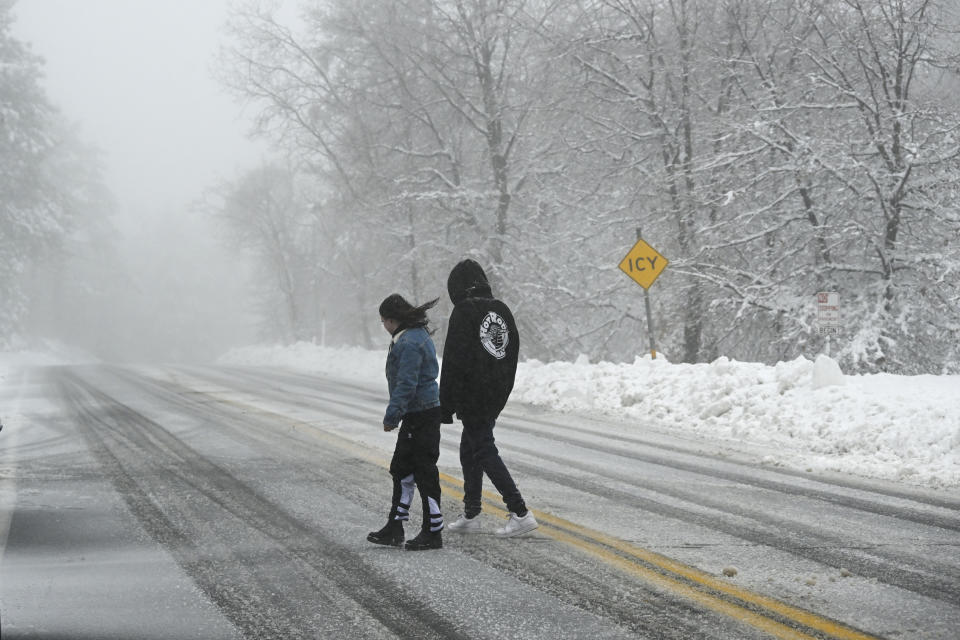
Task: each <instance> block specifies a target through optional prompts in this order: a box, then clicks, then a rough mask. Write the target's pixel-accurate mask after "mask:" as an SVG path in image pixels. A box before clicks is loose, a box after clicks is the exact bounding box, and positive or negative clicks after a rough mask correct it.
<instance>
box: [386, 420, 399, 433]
mask: <svg viewBox="0 0 960 640" xmlns="http://www.w3.org/2000/svg"><path fill="white" fill-rule="evenodd" d="M396 428H397V425H395V424H387V423H386V422H384V423H383V430H384V431H393V430H394V429H396Z"/></svg>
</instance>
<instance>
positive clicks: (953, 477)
mask: <svg viewBox="0 0 960 640" xmlns="http://www.w3.org/2000/svg"><path fill="white" fill-rule="evenodd" d="M384 359H385V353H383V352H380V351H367V350H363V349H358V348H339V349H334V348H324V347H319V346H316V345H313V344H309V343H300V344H296V345H293V346H290V347H245V348H242V349H235V350H233V351H231V352H230V353H228V354H226V355H225V356H224V357H223V358H221V361H222V362H223V363H229V364H247V365H254V364H255V365H270V366H280V367H287V368H291V369H297V370H301V371H308V372H313V373H323V374H330V375H336V376H340V377H345V378H350V379H353V380H357V381H362V382H368V383H370V384H374V385H376V384H380V385H383V386H384V392H386V381H385V380H384V374H383V363H384ZM511 402H524V403H530V404H536V405H542V406H545V407H550V408H552V409H556V410H560V411H566V412H582V413H588V414H591V415H608V416H612V417H615V418H617V421H618V422H620V423H621V424H622V423H623V422H629V423H632V424H633V425H635V428H636V429H637V431H638V432H642V431H643V430H647V429H650V430H657V431H665V432H670V433H674V434H680V435H686V436H689V437H691V438H697V439H701V440H704V441H707V442H716V443H718V444H720V445H723V446H727V447H732V448H740V449H741V450H743V451H745V452H753V453H754V455H756V456H758V457H759V458H760V461H762V462H763V463H765V464H770V465H783V466H786V467H790V468H795V469H802V470H812V471H837V472H841V473H849V474H855V475H860V476H866V477H872V478H881V479H885V480H893V481H899V482H906V483H910V484H916V485H924V486H927V487H933V488H941V489H952V488H960V376H957V375H953V376H931V375H924V376H898V375H890V374H876V375H863V376H847V375H843V373H842V372H841V371H840V368H839V366H838V365H837V364H836V362H834V361H833V360H831V359H830V358H827V357H826V356H820V357H818V358H817V360H816V361H810V360H807V359H806V358H797V359H796V360H793V361H792V362H781V363H779V364H777V365H776V366H767V365H763V364H756V363H749V362H735V361H731V360H728V359H726V358H720V359H718V360H716V361H715V362H711V363H709V364H695V365H690V364H674V363H670V362H668V361H667V360H665V359H664V358H663V357H662V356H658V357H657V359H656V360H652V359H651V358H650V357H649V356H646V357H643V358H637V359H636V360H635V361H634V362H633V363H632V364H613V363H609V362H598V363H591V362H589V361H588V360H587V358H586V357H584V356H581V357H580V359H578V360H577V361H576V362H551V363H541V362H537V361H527V362H523V363H521V364H520V367H519V370H518V372H517V383H516V387H515V388H514V393H513V395H512V396H511ZM507 406H508V408H509V405H507Z"/></svg>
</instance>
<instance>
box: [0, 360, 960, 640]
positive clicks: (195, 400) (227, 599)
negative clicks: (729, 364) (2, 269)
mask: <svg viewBox="0 0 960 640" xmlns="http://www.w3.org/2000/svg"><path fill="white" fill-rule="evenodd" d="M384 387H385V384H384ZM14 401H15V402H16V406H17V407H18V408H19V409H18V413H19V417H18V418H17V419H16V421H15V422H14V423H11V421H10V420H9V419H8V417H7V416H4V415H2V411H3V408H4V407H10V406H12V403H13V402H14ZM384 402H385V388H379V387H377V388H370V387H365V386H363V385H357V384H351V383H347V382H343V381H336V380H330V379H325V378H320V377H312V376H307V375H302V374H294V373H290V372H283V371H279V370H269V369H253V368H215V367H190V368H187V367H150V368H147V367H106V366H90V367H65V368H48V369H36V370H31V371H29V372H25V373H24V374H23V375H22V376H21V377H20V378H19V382H17V383H16V384H15V385H12V386H8V387H7V388H5V389H4V390H3V397H0V419H3V421H4V425H5V428H4V430H3V432H2V434H0V545H2V546H3V557H2V563H0V612H2V624H3V638H4V639H8V638H9V639H26V638H38V639H39V638H43V639H47V640H60V639H64V640H65V639H67V638H70V639H78V640H86V639H90V640H93V639H94V638H97V639H106V640H110V639H121V638H123V639H132V638H137V639H144V640H152V639H168V638H169V639H175V638H203V639H207V638H209V639H220V638H224V639H227V638H251V639H252V638H257V639H266V638H282V639H295V638H416V639H418V640H419V639H429V638H437V639H441V638H443V639H447V638H452V639H456V638H491V639H493V638H497V639H500V638H518V639H519V638H522V639H536V638H544V639H546V638H550V639H557V638H597V639H599V638H651V639H665V638H672V639H677V640H679V639H685V640H686V639H699V638H717V639H721V638H722V639H737V640H740V639H747V640H749V639H751V638H770V637H774V638H798V639H803V638H842V639H861V640H864V639H867V638H874V637H885V638H891V639H892V638H896V639H915V640H939V639H943V640H955V639H956V638H957V637H960V496H956V495H949V494H945V493H938V492H932V491H920V490H918V489H915V488H909V487H906V486H899V485H892V484H881V483H872V482H866V481H864V480H858V479H855V478H854V477H853V476H848V477H844V476H832V477H824V476H814V475H813V474H809V473H803V472H802V471H800V472H797V471H789V470H785V469H778V468H770V467H766V466H762V465H757V464H754V463H751V462H749V460H751V459H753V458H752V457H751V456H740V455H738V453H737V452H735V451H730V450H723V449H721V448H720V447H718V446H717V445H716V443H707V442H694V441H689V440H682V439H678V438H676V437H673V436H670V435H668V434H664V433H659V432H658V431H657V429H656V425H637V424H621V423H610V422H604V421H603V420H600V419H598V418H596V417H587V416H576V415H570V414H555V413H550V412H545V411H542V410H536V409H532V408H529V407H522V406H514V405H510V407H509V408H508V411H507V412H506V413H505V414H504V415H503V416H502V417H501V420H500V421H499V422H498V426H497V430H496V435H497V440H498V444H499V445H500V449H501V453H502V455H503V456H504V459H505V460H506V462H507V464H508V466H509V467H510V469H511V471H512V472H513V473H514V476H515V477H516V479H517V481H518V484H519V485H520V487H521V489H522V491H523V493H524V496H525V498H526V499H527V502H528V504H529V505H530V506H531V507H533V509H534V512H535V514H536V515H537V518H538V519H539V520H540V522H541V527H540V529H538V530H537V531H536V532H534V533H533V534H530V535H527V536H523V537H521V538H515V539H511V540H500V539H498V538H496V537H495V536H493V535H492V531H493V530H494V529H495V528H496V527H498V526H500V523H501V522H502V517H503V516H504V515H505V513H504V511H503V509H502V505H501V504H500V502H499V500H498V498H497V496H496V495H495V493H489V494H488V495H487V504H486V506H485V512H484V515H483V516H482V518H483V523H484V527H485V530H486V531H487V532H488V533H486V534H480V535H475V536H464V535H460V536H458V535H456V534H452V533H446V534H445V536H444V549H443V550H440V551H431V552H420V553H415V552H405V551H402V550H398V549H394V548H385V547H378V546H375V545H371V544H369V543H367V542H366V541H365V536H366V533H367V532H368V531H370V530H373V529H377V528H379V527H380V526H381V525H382V524H383V522H384V520H385V515H386V510H387V508H388V506H389V505H388V500H389V492H390V481H389V476H388V473H387V464H388V462H389V456H390V452H391V450H392V446H393V439H394V438H395V435H393V434H385V433H383V431H382V430H381V428H380V419H381V416H382V410H383V406H384ZM459 430H460V427H459V425H453V426H445V427H444V432H443V442H442V453H441V459H440V466H441V473H442V480H443V484H444V487H443V488H444V498H443V508H444V513H445V515H446V517H447V520H448V522H449V521H452V520H453V519H454V518H455V517H456V515H457V512H458V510H459V506H460V503H459V499H460V497H461V496H462V494H461V486H460V481H459V479H460V472H459V465H458V456H457V443H458V439H459ZM490 489H491V490H492V488H490ZM415 502H418V501H415ZM411 521H412V522H418V521H419V514H418V513H414V515H413V517H412V519H411ZM414 534H415V530H414V528H413V527H408V531H407V535H408V537H412V535H414Z"/></svg>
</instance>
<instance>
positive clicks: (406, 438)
mask: <svg viewBox="0 0 960 640" xmlns="http://www.w3.org/2000/svg"><path fill="white" fill-rule="evenodd" d="M439 457H440V407H436V408H434V409H427V410H426V411H418V412H416V413H409V414H407V415H405V416H403V419H402V420H401V421H400V433H398V434H397V446H396V448H394V450H393V459H392V460H390V475H391V476H393V500H392V505H391V508H390V519H391V520H401V521H402V520H408V519H409V517H410V514H409V510H410V504H411V501H412V500H413V489H414V486H416V488H417V490H418V491H419V492H420V500H421V501H422V503H423V525H422V526H423V529H425V530H430V531H440V530H441V529H443V515H442V514H441V513H440V472H439V471H437V459H438V458H439Z"/></svg>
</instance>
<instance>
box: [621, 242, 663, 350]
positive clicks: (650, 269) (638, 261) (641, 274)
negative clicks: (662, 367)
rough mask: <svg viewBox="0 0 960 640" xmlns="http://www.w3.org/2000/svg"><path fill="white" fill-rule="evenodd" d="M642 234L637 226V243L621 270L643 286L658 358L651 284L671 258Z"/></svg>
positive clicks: (651, 339) (651, 348)
mask: <svg viewBox="0 0 960 640" xmlns="http://www.w3.org/2000/svg"><path fill="white" fill-rule="evenodd" d="M642 235H643V234H642V233H641V229H640V227H637V243H636V244H635V245H633V247H632V248H631V249H630V251H629V252H627V255H626V256H624V258H623V260H621V261H620V270H621V271H623V272H624V273H625V274H627V275H628V276H630V279H632V280H633V281H634V282H636V283H637V284H639V285H640V286H641V287H643V301H644V304H645V305H646V308H647V333H648V334H649V336H650V356H651V357H652V358H653V359H654V360H656V359H657V344H656V342H655V340H654V331H653V313H652V312H651V310H650V285H652V284H653V282H654V280H656V279H657V276H659V275H660V274H661V273H662V272H663V270H664V269H666V268H667V263H669V260H667V259H666V258H664V257H663V256H662V255H660V253H659V252H658V251H657V250H656V249H654V248H653V247H651V246H650V245H649V244H647V243H646V242H644V240H643V238H642Z"/></svg>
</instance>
